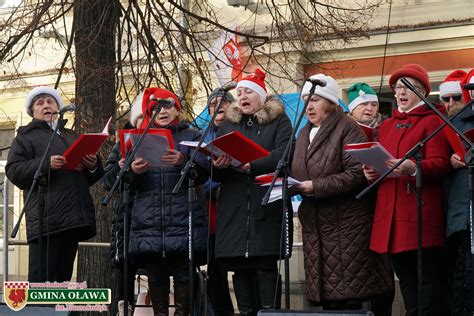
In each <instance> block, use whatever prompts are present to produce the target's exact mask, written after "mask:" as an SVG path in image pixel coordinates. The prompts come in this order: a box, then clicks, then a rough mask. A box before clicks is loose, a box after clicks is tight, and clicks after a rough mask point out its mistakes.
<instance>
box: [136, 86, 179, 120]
mask: <svg viewBox="0 0 474 316" xmlns="http://www.w3.org/2000/svg"><path fill="white" fill-rule="evenodd" d="M169 98H171V99H172V100H173V102H174V107H175V108H176V109H177V110H178V111H181V104H180V103H179V99H178V97H177V96H176V94H174V93H173V92H171V91H168V90H166V89H161V88H157V87H152V88H146V89H145V91H143V100H142V113H143V123H142V126H146V125H147V124H148V122H149V120H150V118H151V117H152V115H153V114H152V109H153V107H154V106H155V105H156V101H154V100H152V99H169Z"/></svg>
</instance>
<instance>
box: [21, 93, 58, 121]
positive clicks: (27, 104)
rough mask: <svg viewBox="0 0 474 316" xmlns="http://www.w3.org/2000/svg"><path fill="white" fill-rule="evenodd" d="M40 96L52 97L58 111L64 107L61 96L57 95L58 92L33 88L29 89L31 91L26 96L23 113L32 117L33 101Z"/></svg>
mask: <svg viewBox="0 0 474 316" xmlns="http://www.w3.org/2000/svg"><path fill="white" fill-rule="evenodd" d="M40 94H49V95H50V96H52V97H53V98H54V99H55V100H56V103H57V104H58V109H59V110H61V109H62V108H63V107H64V102H63V99H62V98H61V95H60V94H59V92H58V90H56V89H53V88H50V87H47V86H39V87H35V88H33V89H31V91H30V92H29V93H28V94H27V96H26V100H25V111H26V113H28V115H29V116H31V117H33V99H34V98H35V97H36V96H38V95H40Z"/></svg>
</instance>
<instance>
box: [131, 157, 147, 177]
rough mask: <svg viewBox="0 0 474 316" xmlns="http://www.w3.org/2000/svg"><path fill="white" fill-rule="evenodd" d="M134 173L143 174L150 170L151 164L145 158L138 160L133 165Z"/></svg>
mask: <svg viewBox="0 0 474 316" xmlns="http://www.w3.org/2000/svg"><path fill="white" fill-rule="evenodd" d="M131 168H132V171H133V173H136V174H141V173H144V172H145V171H147V170H148V169H150V163H149V162H148V161H146V160H145V159H143V158H137V159H135V160H134V161H133V162H132V165H131Z"/></svg>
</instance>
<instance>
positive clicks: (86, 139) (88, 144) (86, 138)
mask: <svg viewBox="0 0 474 316" xmlns="http://www.w3.org/2000/svg"><path fill="white" fill-rule="evenodd" d="M111 120H112V117H110V118H109V120H108V121H107V124H106V125H105V127H104V129H103V130H102V132H101V133H87V134H82V135H80V136H79V138H78V139H76V141H75V142H74V143H72V145H71V146H69V148H68V149H66V151H65V152H64V154H63V157H64V158H66V161H67V162H66V164H65V165H64V166H63V167H62V169H66V170H76V168H77V167H78V166H79V164H80V163H81V161H82V158H84V157H85V156H87V155H95V154H96V153H97V151H98V150H99V148H100V147H101V146H102V144H103V143H104V142H105V140H106V139H107V137H108V136H109V133H108V130H109V124H110V121H111Z"/></svg>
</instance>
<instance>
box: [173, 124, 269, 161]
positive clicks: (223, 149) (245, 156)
mask: <svg viewBox="0 0 474 316" xmlns="http://www.w3.org/2000/svg"><path fill="white" fill-rule="evenodd" d="M198 143H199V142H195V141H182V142H180V144H181V145H184V146H188V147H192V148H195V147H197V145H198ZM200 151H201V152H202V153H203V154H205V155H208V156H210V157H213V158H218V157H220V156H222V155H226V156H228V157H229V158H230V159H231V163H230V164H231V166H232V167H238V166H241V165H244V164H246V163H248V162H251V161H254V160H257V159H260V158H263V157H266V156H268V155H269V154H270V153H269V152H268V151H267V150H266V149H265V148H263V147H261V146H260V145H259V144H257V143H256V142H254V141H253V140H251V139H249V138H247V137H245V136H244V135H242V134H241V133H240V132H238V131H234V132H230V133H228V134H225V135H222V136H220V137H217V138H216V139H214V141H212V142H210V143H209V144H206V143H202V147H201V148H200Z"/></svg>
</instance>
